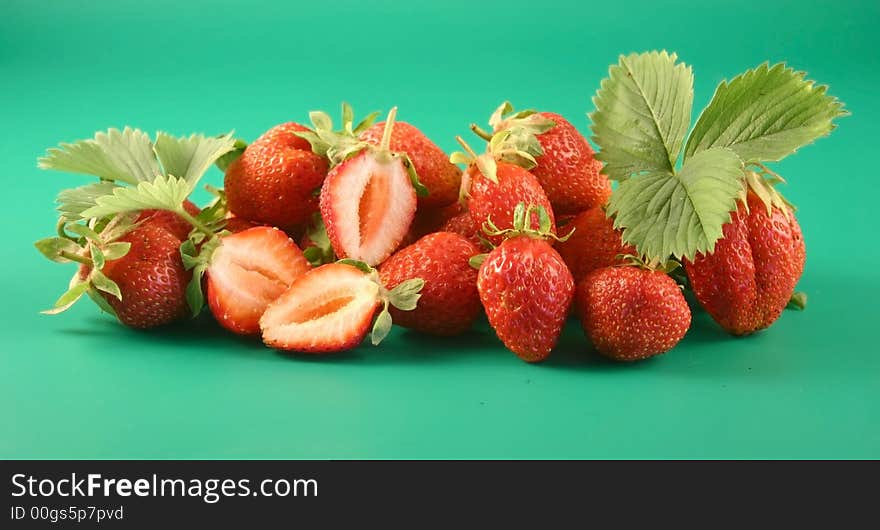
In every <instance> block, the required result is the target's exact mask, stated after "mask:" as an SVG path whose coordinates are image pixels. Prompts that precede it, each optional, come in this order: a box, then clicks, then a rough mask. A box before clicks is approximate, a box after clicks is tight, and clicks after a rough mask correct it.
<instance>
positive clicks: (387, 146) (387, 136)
mask: <svg viewBox="0 0 880 530" xmlns="http://www.w3.org/2000/svg"><path fill="white" fill-rule="evenodd" d="M396 117H397V107H391V111H390V112H388V118H386V119H385V130H384V131H382V142H381V143H380V144H379V148H380V149H381V150H383V151H390V150H391V131H393V130H394V119H395V118H396Z"/></svg>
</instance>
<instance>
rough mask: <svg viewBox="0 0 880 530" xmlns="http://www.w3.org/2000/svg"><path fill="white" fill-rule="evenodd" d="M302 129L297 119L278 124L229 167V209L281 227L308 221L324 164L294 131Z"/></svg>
mask: <svg viewBox="0 0 880 530" xmlns="http://www.w3.org/2000/svg"><path fill="white" fill-rule="evenodd" d="M303 131H308V129H307V128H306V127H304V126H303V125H299V124H297V123H284V124H281V125H277V126H275V127H273V128H272V129H269V130H268V131H266V133H264V134H263V135H262V136H261V137H260V138H258V139H257V140H256V141H255V142H254V143H252V144H251V145H249V146H248V147H247V148H246V149H245V150H244V153H242V155H241V156H240V157H239V158H238V159H237V160H235V161H234V162H232V163H231V164H230V165H229V167H228V168H227V170H226V178H225V180H224V183H225V184H224V185H225V190H226V198H227V201H228V207H229V211H230V212H232V213H233V214H234V215H236V216H237V217H241V218H243V219H246V220H248V221H253V222H256V223H260V224H267V225H271V226H277V227H279V228H281V229H284V230H288V229H293V228H295V227H297V226H298V225H301V224H305V223H307V222H308V221H309V219H310V217H311V215H312V213H314V212H315V211H317V209H318V199H317V196H316V194H315V192H316V190H318V189H319V188H320V186H321V183H322V182H323V181H324V177H325V176H326V174H327V167H328V162H327V159H326V158H324V157H322V156H320V155H317V154H315V153H313V152H312V149H311V145H310V144H309V142H308V141H307V140H305V139H303V138H301V137H300V136H298V135H297V134H296V133H297V132H303Z"/></svg>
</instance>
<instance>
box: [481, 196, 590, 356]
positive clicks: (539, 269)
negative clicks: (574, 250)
mask: <svg viewBox="0 0 880 530" xmlns="http://www.w3.org/2000/svg"><path fill="white" fill-rule="evenodd" d="M535 209H538V210H540V208H528V209H526V208H525V205H524V204H519V205H517V207H516V214H515V216H514V217H515V219H514V223H513V228H512V229H509V230H501V231H496V232H495V234H494V235H507V236H508V239H505V240H504V241H503V242H502V243H501V244H500V245H498V246H497V247H496V248H495V249H494V250H492V251H491V252H490V253H489V254H488V255H487V256H486V258H485V260H484V261H483V263H482V265H481V266H480V270H479V274H478V277H477V290H478V291H479V293H480V301H481V302H482V304H483V308H484V309H485V310H486V316H487V317H488V318H489V324H490V325H491V326H492V328H493V329H494V330H495V333H496V334H497V335H498V338H499V339H501V341H502V342H503V343H504V345H505V346H506V347H507V348H508V349H510V350H511V351H512V352H514V353H515V354H517V355H518V356H519V357H520V358H521V359H523V360H524V361H527V362H537V361H541V360H544V359H545V358H547V356H548V355H550V351H551V350H552V349H553V348H554V347H555V346H556V342H557V341H558V340H559V335H560V333H562V327H563V325H564V324H565V318H566V316H567V315H568V310H569V306H570V305H571V300H572V296H573V295H574V279H573V278H572V276H571V272H569V270H568V267H566V266H565V262H564V261H562V257H561V256H560V255H559V253H558V252H556V250H554V249H553V247H551V246H550V244H549V243H548V242H547V241H546V240H545V239H544V238H551V237H555V236H554V235H553V233H552V232H551V231H550V228H551V225H550V222H549V217H548V216H547V214H546V213H539V217H540V218H541V219H542V224H541V226H540V227H539V228H538V229H537V230H534V229H531V228H529V226H527V222H526V218H529V217H531V215H530V214H531V213H532V210H535Z"/></svg>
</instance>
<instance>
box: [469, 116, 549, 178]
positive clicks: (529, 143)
mask: <svg viewBox="0 0 880 530" xmlns="http://www.w3.org/2000/svg"><path fill="white" fill-rule="evenodd" d="M489 125H490V126H491V127H492V133H489V132H488V131H485V130H484V129H482V128H481V127H479V126H478V125H477V124H475V123H472V124H471V126H470V128H471V131H473V132H474V134H476V135H477V136H479V137H480V138H482V139H484V140H486V141H487V142H489V150H490V151H491V152H492V153H493V154H494V155H495V158H496V159H498V160H503V161H505V162H509V163H511V164H516V165H518V166H520V167H523V168H525V169H532V168H534V167H535V166H537V165H538V162H537V160H536V158H537V157H540V156H542V155H543V154H544V150H543V149H542V148H541V143H540V142H539V141H538V136H539V135H541V134H543V133H545V132H547V131H549V130H550V129H552V128H553V127H555V126H556V122H555V121H553V120H552V119H549V118H545V117H543V116H541V115H540V114H538V113H537V112H536V111H535V110H531V109H529V110H522V111H519V112H514V110H513V106H512V105H511V104H510V102H509V101H505V102H504V103H502V104H501V106H499V107H498V108H497V109H496V110H495V112H494V113H493V114H492V116H491V117H490V118H489Z"/></svg>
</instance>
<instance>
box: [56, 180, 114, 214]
mask: <svg viewBox="0 0 880 530" xmlns="http://www.w3.org/2000/svg"><path fill="white" fill-rule="evenodd" d="M117 187H118V185H117V184H116V183H114V182H109V181H102V182H94V183H92V184H86V185H85V186H80V187H78V188H72V189H67V190H62V191H61V192H60V193H59V194H58V198H57V199H56V202H57V203H58V213H59V214H60V215H61V216H62V217H66V218H68V219H81V218H82V213H83V212H84V211H86V210H88V209H89V208H91V207H92V206H94V205H95V199H97V198H98V197H103V196H104V195H108V194H111V193H113V190H114V189H115V188H117Z"/></svg>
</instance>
